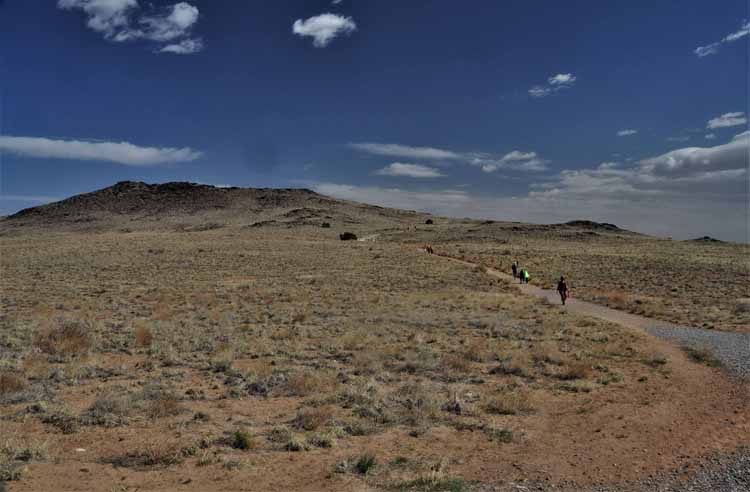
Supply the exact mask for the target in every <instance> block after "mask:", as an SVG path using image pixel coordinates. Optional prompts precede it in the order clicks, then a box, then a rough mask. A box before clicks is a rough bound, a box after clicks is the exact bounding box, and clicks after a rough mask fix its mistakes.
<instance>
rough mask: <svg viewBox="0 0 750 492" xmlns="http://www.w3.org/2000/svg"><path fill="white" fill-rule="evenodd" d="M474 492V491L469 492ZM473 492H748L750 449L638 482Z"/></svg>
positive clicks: (523, 486) (513, 485)
mask: <svg viewBox="0 0 750 492" xmlns="http://www.w3.org/2000/svg"><path fill="white" fill-rule="evenodd" d="M469 490H475V489H469ZM476 490H477V492H525V491H528V492H532V491H541V492H553V491H554V492H750V448H747V447H743V448H740V449H738V450H737V451H734V452H732V453H724V454H715V455H709V456H706V457H703V458H700V459H698V460H692V461H691V462H690V463H687V464H685V465H683V466H681V467H680V468H677V469H675V470H671V471H667V472H663V473H659V474H656V475H652V476H649V477H646V478H643V479H640V480H629V481H626V482H620V483H608V484H599V485H580V484H576V483H572V482H567V483H558V484H554V485H553V484H550V483H531V482H523V483H506V484H503V485H499V486H479V487H477V488H476Z"/></svg>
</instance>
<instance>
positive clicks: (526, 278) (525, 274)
mask: <svg viewBox="0 0 750 492" xmlns="http://www.w3.org/2000/svg"><path fill="white" fill-rule="evenodd" d="M529 278H531V275H529V271H528V270H524V271H523V283H525V284H528V283H529Z"/></svg>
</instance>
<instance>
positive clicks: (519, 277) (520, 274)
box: [518, 268, 526, 283]
mask: <svg viewBox="0 0 750 492" xmlns="http://www.w3.org/2000/svg"><path fill="white" fill-rule="evenodd" d="M525 274H526V270H524V269H523V268H521V269H520V270H519V271H518V280H519V281H520V282H519V283H523V279H524V275H525Z"/></svg>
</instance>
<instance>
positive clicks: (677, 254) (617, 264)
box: [416, 222, 750, 333]
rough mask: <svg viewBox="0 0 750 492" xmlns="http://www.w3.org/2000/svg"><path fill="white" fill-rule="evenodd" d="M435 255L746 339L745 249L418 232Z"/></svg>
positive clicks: (499, 229) (593, 234)
mask: <svg viewBox="0 0 750 492" xmlns="http://www.w3.org/2000/svg"><path fill="white" fill-rule="evenodd" d="M418 234H421V235H424V238H422V237H419V236H417V239H416V240H417V241H431V242H432V243H433V246H434V247H435V248H436V249H437V250H438V252H442V253H448V254H451V255H453V256H457V257H464V258H466V259H469V260H472V261H476V262H481V263H482V264H485V265H487V266H492V267H495V268H498V269H500V270H502V271H504V272H507V273H510V265H511V263H512V262H513V261H514V260H515V261H518V262H519V263H520V264H521V265H522V266H523V267H525V268H527V269H528V270H529V272H530V273H531V283H532V284H537V285H539V286H541V287H544V288H553V289H554V287H555V285H556V284H557V279H559V278H560V275H565V276H566V278H567V280H568V286H569V287H570V288H571V289H572V293H573V295H574V297H577V298H580V299H585V300H589V301H593V302H596V303H598V304H602V305H606V306H609V307H612V308H615V309H621V310H624V311H628V312H632V313H635V314H641V315H644V316H648V317H653V318H657V319H663V320H665V321H671V322H674V323H678V324H682V325H685V326H693V327H702V328H710V329H717V330H726V331H737V332H744V333H748V332H750V287H748V286H749V285H750V260H748V259H749V258H750V246H748V245H741V244H734V243H721V242H700V241H673V240H664V239H656V238H653V237H649V236H641V235H635V234H616V233H613V232H610V231H604V232H597V231H592V230H576V228H559V227H557V228H556V227H553V226H529V225H511V224H507V223H492V224H477V223H476V222H473V223H470V224H464V225H459V224H455V223H446V224H444V225H442V226H441V225H437V226H435V227H429V228H428V227H422V228H421V229H420V231H419V232H418Z"/></svg>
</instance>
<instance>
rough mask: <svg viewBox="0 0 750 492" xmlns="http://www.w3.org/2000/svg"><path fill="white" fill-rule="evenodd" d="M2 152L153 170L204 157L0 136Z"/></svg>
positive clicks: (105, 144)
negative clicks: (101, 162)
mask: <svg viewBox="0 0 750 492" xmlns="http://www.w3.org/2000/svg"><path fill="white" fill-rule="evenodd" d="M0 152H8V153H10V154H15V155H18V156H22V157H36V158H42V159H72V160H84V161H109V162H116V163H118V164H124V165H126V166H154V165H158V164H170V163H177V162H190V161H194V160H196V159H198V158H200V157H201V156H202V153H201V152H198V151H195V150H193V149H191V148H189V147H184V148H179V149H178V148H172V147H140V146H137V145H133V144H131V143H129V142H89V141H82V140H53V139H49V138H42V137H10V136H0Z"/></svg>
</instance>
